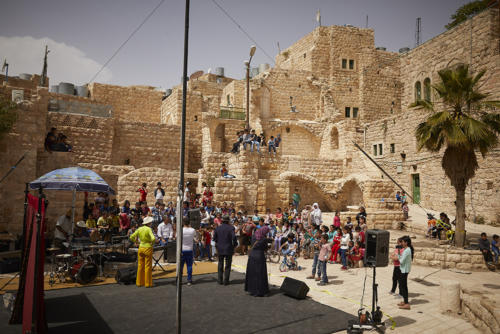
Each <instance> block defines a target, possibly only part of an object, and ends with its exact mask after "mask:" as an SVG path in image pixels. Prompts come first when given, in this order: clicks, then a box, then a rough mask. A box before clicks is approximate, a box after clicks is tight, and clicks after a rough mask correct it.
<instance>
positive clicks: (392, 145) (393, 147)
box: [391, 143, 396, 153]
mask: <svg viewBox="0 0 500 334" xmlns="http://www.w3.org/2000/svg"><path fill="white" fill-rule="evenodd" d="M395 152H396V144H394V143H392V144H391V153H395Z"/></svg>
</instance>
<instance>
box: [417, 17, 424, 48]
mask: <svg viewBox="0 0 500 334" xmlns="http://www.w3.org/2000/svg"><path fill="white" fill-rule="evenodd" d="M421 32H422V18H420V17H417V24H416V27H415V47H417V46H419V45H420V34H421Z"/></svg>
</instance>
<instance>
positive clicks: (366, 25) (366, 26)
mask: <svg viewBox="0 0 500 334" xmlns="http://www.w3.org/2000/svg"><path fill="white" fill-rule="evenodd" d="M365 28H366V29H368V15H366V23H365Z"/></svg>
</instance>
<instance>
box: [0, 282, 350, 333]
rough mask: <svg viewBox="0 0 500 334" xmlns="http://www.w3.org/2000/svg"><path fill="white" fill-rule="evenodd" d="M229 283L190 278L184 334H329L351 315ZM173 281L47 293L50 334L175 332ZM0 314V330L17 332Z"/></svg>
mask: <svg viewBox="0 0 500 334" xmlns="http://www.w3.org/2000/svg"><path fill="white" fill-rule="evenodd" d="M231 280H232V281H231V284H230V285H228V286H222V285H219V284H217V281H216V274H206V275H199V276H195V277H193V283H194V284H193V285H192V286H187V285H183V289H182V293H183V304H182V312H183V313H182V332H183V333H248V334H250V333H325V334H326V333H334V332H337V331H340V330H343V329H345V328H346V326H347V321H348V320H350V319H354V317H353V316H352V315H350V314H348V313H345V312H343V311H341V310H338V309H335V308H332V307H329V306H326V305H323V304H320V303H318V302H315V301H313V300H312V299H310V298H307V299H305V300H296V299H293V298H290V297H288V296H285V295H284V294H283V293H281V292H280V291H279V287H275V286H273V287H272V289H271V296H269V297H251V296H249V295H247V294H246V293H245V291H243V284H244V275H243V274H241V273H237V272H232V273H231ZM175 295H176V288H175V279H172V278H167V279H161V280H156V281H155V287H154V288H150V289H146V288H137V287H136V286H135V285H128V286H125V285H118V284H113V285H106V286H89V287H82V288H75V289H61V290H52V291H47V292H46V297H45V301H46V309H47V319H48V323H49V332H50V333H75V334H76V333H85V334H88V333H100V334H101V333H103V334H107V333H141V332H149V333H174V332H175V305H176V304H175ZM8 318H9V314H8V312H7V310H6V309H5V308H2V309H1V311H0V332H1V333H3V334H6V333H20V331H21V326H20V325H15V326H10V325H8V324H7V323H8Z"/></svg>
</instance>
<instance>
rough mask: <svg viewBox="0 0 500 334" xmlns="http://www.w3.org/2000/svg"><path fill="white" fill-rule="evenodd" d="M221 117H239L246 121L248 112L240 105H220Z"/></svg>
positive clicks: (238, 118)
mask: <svg viewBox="0 0 500 334" xmlns="http://www.w3.org/2000/svg"><path fill="white" fill-rule="evenodd" d="M219 117H220V118H223V119H237V120H241V121H244V120H245V118H246V112H245V109H244V108H239V107H222V106H221V107H220V116H219Z"/></svg>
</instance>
